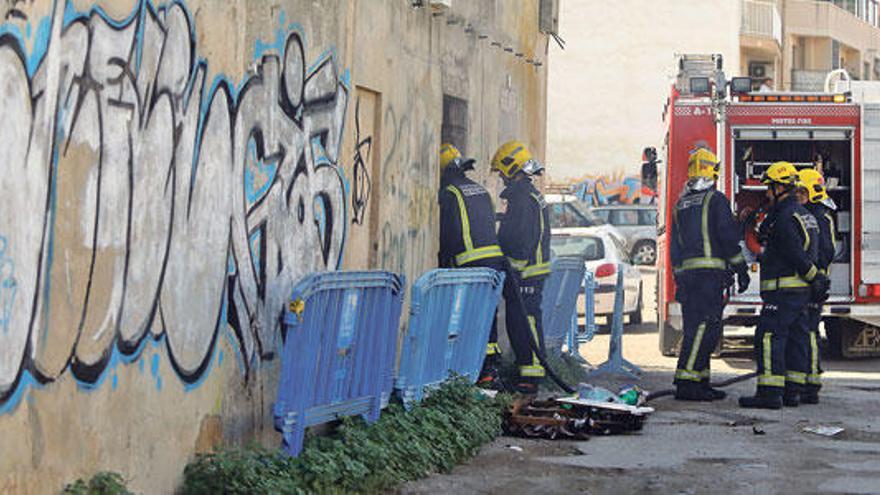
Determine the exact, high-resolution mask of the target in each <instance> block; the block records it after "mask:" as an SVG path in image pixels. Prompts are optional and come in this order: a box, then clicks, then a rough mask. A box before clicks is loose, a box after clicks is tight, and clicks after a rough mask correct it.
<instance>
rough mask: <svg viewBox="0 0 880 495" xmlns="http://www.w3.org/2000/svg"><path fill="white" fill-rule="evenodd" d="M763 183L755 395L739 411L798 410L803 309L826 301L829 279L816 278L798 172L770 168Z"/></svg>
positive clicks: (813, 236) (814, 228)
mask: <svg viewBox="0 0 880 495" xmlns="http://www.w3.org/2000/svg"><path fill="white" fill-rule="evenodd" d="M761 182H762V183H764V184H765V185H767V197H768V199H769V200H770V202H771V205H772V206H771V210H770V212H769V213H768V215H767V218H765V219H764V222H763V223H762V224H761V229H760V231H761V238H762V239H764V242H765V246H764V251H763V253H762V255H761V299H763V302H764V305H763V307H762V308H761V316H760V318H759V320H758V328H757V331H756V332H755V358H756V361H757V368H758V387H757V392H756V393H755V395H754V396H751V397H740V399H739V404H740V406H741V407H750V408H763V409H780V408H781V407H782V406H783V404H784V405H786V406H796V405H797V404H798V399H799V395H800V393H801V391H802V390H803V387H804V385H805V384H806V379H807V375H808V373H809V371H810V366H809V343H808V342H809V330H808V326H809V324H808V317H807V306H808V304H809V303H810V302H811V301H812V302H822V301H824V300H825V298H827V297H828V286H829V283H828V277H827V276H825V275H824V274H822V273H820V272H819V268H818V267H817V266H816V261H817V256H816V255H817V247H818V246H817V244H818V242H817V238H818V233H819V230H818V225H817V224H816V219H815V218H813V216H812V215H810V214H809V213H808V212H807V210H806V209H804V207H803V206H801V204H800V202H799V200H798V197H797V194H796V186H797V184H798V182H799V178H798V172H797V169H795V167H794V166H793V165H792V164H790V163H788V162H777V163H774V164H772V165H771V166H770V167H769V168H768V169H767V171H766V172H764V175H763V177H762V178H761Z"/></svg>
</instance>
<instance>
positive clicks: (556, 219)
mask: <svg viewBox="0 0 880 495" xmlns="http://www.w3.org/2000/svg"><path fill="white" fill-rule="evenodd" d="M548 207H549V209H550V228H551V229H564V228H569V227H594V226H596V225H603V224H605V222H604V221H603V220H602V219H601V218H597V217H596V216H595V215H593V213H592V212H591V211H589V210H587V211H584V210H581V209H579V208H578V207H577V206H576V205H575V204H574V203H551V204H550V205H549V206H548Z"/></svg>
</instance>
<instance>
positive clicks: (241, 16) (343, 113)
mask: <svg viewBox="0 0 880 495" xmlns="http://www.w3.org/2000/svg"><path fill="white" fill-rule="evenodd" d="M410 3H411V2H409V1H407V0H394V1H391V0H389V1H382V2H377V1H372V0H361V1H353V0H352V1H342V0H339V1H323V2H318V1H307V0H287V1H281V0H269V1H267V0H227V1H224V2H217V1H214V0H181V1H177V2H171V3H168V4H162V3H159V2H158V0H155V1H151V0H103V1H87V0H56V1H51V0H24V1H21V0H17V1H5V0H4V2H3V3H2V7H0V9H2V11H0V13H2V14H4V17H3V19H4V21H3V22H2V24H0V116H2V119H0V167H2V170H0V275H2V276H0V439H2V440H0V493H7V492H8V493H28V492H30V493H44V492H54V491H57V490H58V489H59V488H60V487H61V486H62V485H63V483H64V482H66V481H71V480H73V479H75V478H76V477H79V476H86V475H89V474H91V473H93V472H95V471H98V470H103V469H109V470H116V471H119V472H122V473H124V474H125V475H126V476H127V477H128V479H129V480H130V483H131V486H132V487H133V488H135V489H136V490H138V491H144V492H147V493H168V492H170V491H172V490H173V488H174V487H175V486H176V485H177V483H178V482H179V479H180V475H181V472H182V467H183V466H184V465H185V463H186V462H187V461H188V460H189V459H191V457H192V456H193V454H194V453H195V452H197V451H203V450H207V449H210V448H212V447H213V446H214V445H216V444H218V443H220V442H226V443H240V442H244V441H247V440H250V439H257V440H259V441H262V442H264V443H266V444H268V445H275V444H277V443H278V440H279V438H278V436H277V435H276V434H275V433H274V431H273V430H272V422H271V403H272V401H273V398H274V395H275V387H276V384H277V374H278V370H279V366H278V364H279V359H278V350H279V348H280V343H281V332H280V325H279V315H280V313H281V311H282V310H283V305H284V299H285V297H286V296H287V293H288V291H289V289H290V287H291V285H292V283H293V282H294V281H296V280H297V279H299V278H300V277H302V276H303V275H305V274H306V273H309V272H311V271H315V270H327V269H330V270H333V269H337V268H340V267H343V268H352V269H366V268H384V269H389V270H394V271H397V272H402V273H405V275H406V276H407V279H408V280H410V281H413V280H415V279H416V278H417V277H418V275H420V274H421V273H423V272H424V271H425V270H427V269H429V268H431V267H432V266H433V265H434V263H435V259H436V256H435V253H436V246H437V243H436V235H437V218H436V215H437V208H436V205H435V201H436V199H435V198H436V187H437V181H438V174H437V158H436V155H437V149H438V147H439V145H440V128H441V124H442V116H443V112H442V99H443V94H449V95H455V96H457V97H459V98H463V99H466V100H467V101H468V109H469V111H468V114H469V119H468V129H469V133H468V143H467V147H468V149H469V151H470V152H471V154H473V155H475V156H476V157H477V158H479V159H480V171H479V176H481V177H483V178H486V177H487V175H488V174H487V169H488V159H489V158H490V157H491V154H492V153H493V152H494V149H495V148H496V147H497V146H498V145H499V144H500V143H501V142H503V141H504V140H507V139H511V138H514V137H516V138H519V139H523V140H525V141H526V142H528V143H529V144H531V145H532V146H533V147H534V148H535V150H536V152H537V154H538V156H539V157H541V158H542V157H543V149H544V120H545V119H544V108H545V107H544V98H545V94H546V75H545V72H544V68H537V69H536V68H535V67H533V66H531V65H528V64H525V63H524V62H523V61H522V60H523V59H525V58H532V57H534V58H537V59H543V58H544V55H545V53H546V46H547V45H546V38H545V37H544V36H543V35H540V34H539V33H537V29H536V27H537V20H538V19H537V1H531V0H530V1H524V2H516V3H515V4H514V3H508V2H502V1H492V0H481V1H473V2H454V5H453V8H452V9H451V10H450V11H448V12H446V13H445V15H442V16H432V15H431V12H430V10H429V9H427V8H423V9H413V8H412V7H411V6H410ZM456 19H457V21H456V22H447V21H450V20H456ZM468 24H470V25H471V26H472V27H473V28H474V29H472V30H470V32H466V31H465V29H464V28H465V27H466V26H467V25H468ZM478 33H487V36H489V37H488V38H486V39H482V40H481V39H480V38H479V37H478ZM493 39H498V40H502V41H503V42H504V43H506V44H509V45H511V46H516V47H517V51H522V52H524V53H525V55H526V56H524V57H522V58H521V59H517V58H516V57H514V56H512V55H509V54H507V53H505V52H504V51H503V50H502V49H501V48H498V47H493V46H491V45H490V40H493ZM545 67H546V66H545ZM490 185H494V182H490Z"/></svg>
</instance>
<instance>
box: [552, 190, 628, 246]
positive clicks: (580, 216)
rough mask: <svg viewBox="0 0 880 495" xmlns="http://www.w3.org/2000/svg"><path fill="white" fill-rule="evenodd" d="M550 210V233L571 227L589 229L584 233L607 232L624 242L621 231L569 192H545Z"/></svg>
mask: <svg viewBox="0 0 880 495" xmlns="http://www.w3.org/2000/svg"><path fill="white" fill-rule="evenodd" d="M544 200H545V201H547V207H548V209H549V211H550V233H551V234H552V233H554V232H558V231H562V230H564V229H571V228H583V229H589V230H585V231H583V232H584V233H587V232H589V233H594V234H602V233H604V234H608V235H611V236H613V237H615V238H616V239H617V240H619V241H620V242H623V243H626V238H625V237H624V235H623V233H622V232H620V231H619V230H618V229H617V228H616V227H614V226H613V225H610V224H609V223H608V222H607V221H606V220H604V219H603V218H602V217H600V216H598V215H596V214H594V213H593V212H592V211H591V210H590V209H589V208H587V207H586V206H585V205H584V203H582V202H581V201H579V200H578V199H577V197H575V196H572V195H569V194H547V195H545V196H544Z"/></svg>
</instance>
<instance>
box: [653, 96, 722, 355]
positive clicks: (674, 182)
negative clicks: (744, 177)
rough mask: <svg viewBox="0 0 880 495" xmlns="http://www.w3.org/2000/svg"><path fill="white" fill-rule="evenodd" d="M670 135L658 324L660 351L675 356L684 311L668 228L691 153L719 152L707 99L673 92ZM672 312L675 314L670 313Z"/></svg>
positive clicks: (661, 219) (664, 181) (660, 238)
mask: <svg viewBox="0 0 880 495" xmlns="http://www.w3.org/2000/svg"><path fill="white" fill-rule="evenodd" d="M666 118H667V119H668V122H669V126H668V128H669V131H668V134H667V136H666V164H665V166H666V174H664V175H663V176H662V179H661V181H662V183H661V184H659V187H658V190H660V191H661V193H660V194H659V196H658V199H659V204H658V208H659V211H660V212H662V214H661V215H659V216H658V231H657V234H658V235H657V239H658V241H657V249H658V256H657V296H658V304H657V312H658V315H657V316H658V317H657V322H658V330H659V333H660V351H661V352H662V353H663V354H664V355H672V354H674V353H675V352H676V351H677V349H678V347H679V342H680V341H681V330H682V323H681V311H680V310H679V309H678V303H676V302H675V280H674V279H673V273H672V263H671V260H670V258H669V235H670V231H669V228H668V226H669V225H670V224H671V222H672V211H673V209H674V206H675V203H676V202H677V201H678V198H679V195H680V194H681V191H682V189H683V188H684V184H685V182H687V163H688V157H689V154H690V151H691V150H692V149H694V147H695V146H697V145H700V144H702V145H705V146H708V147H710V148H712V149H713V150H714V149H717V137H716V136H717V133H716V127H715V119H714V116H713V114H712V108H711V105H710V104H709V102H708V100H705V99H688V100H685V99H680V98H678V96H677V94H676V93H675V92H674V91H673V96H672V101H671V105H670V108H669V113H668V114H667V117H666ZM670 309H671V310H670Z"/></svg>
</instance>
